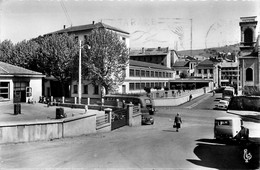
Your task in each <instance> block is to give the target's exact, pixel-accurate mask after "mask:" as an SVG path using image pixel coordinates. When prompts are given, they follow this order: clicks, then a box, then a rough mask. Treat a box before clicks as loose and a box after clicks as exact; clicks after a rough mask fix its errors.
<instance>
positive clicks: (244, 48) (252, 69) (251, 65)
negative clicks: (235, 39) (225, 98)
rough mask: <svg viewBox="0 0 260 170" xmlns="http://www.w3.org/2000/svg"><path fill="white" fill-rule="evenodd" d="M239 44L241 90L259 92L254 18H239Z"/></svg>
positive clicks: (258, 56) (258, 66)
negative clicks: (255, 89) (256, 90)
mask: <svg viewBox="0 0 260 170" xmlns="http://www.w3.org/2000/svg"><path fill="white" fill-rule="evenodd" d="M239 25H240V28H241V43H240V52H239V70H240V81H241V88H242V89H244V88H257V89H258V90H260V55H259V48H260V45H259V43H260V42H259V34H258V37H257V36H256V35H257V32H256V27H257V21H256V16H252V17H241V18H240V22H239Z"/></svg>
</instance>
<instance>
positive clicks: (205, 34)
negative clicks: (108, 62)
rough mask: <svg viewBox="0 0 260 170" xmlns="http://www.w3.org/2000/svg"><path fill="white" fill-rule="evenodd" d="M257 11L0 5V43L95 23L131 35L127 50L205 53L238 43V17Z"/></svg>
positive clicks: (139, 4)
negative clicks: (166, 48) (109, 26)
mask: <svg viewBox="0 0 260 170" xmlns="http://www.w3.org/2000/svg"><path fill="white" fill-rule="evenodd" d="M259 10H260V1H258V0H0V41H3V40H6V39H8V40H11V41H12V42H13V43H17V42H21V41H23V40H29V39H31V38H35V37H38V36H40V35H44V34H47V33H50V32H54V31H57V30H60V29H62V28H63V26H64V25H66V27H69V26H78V25H85V24H91V23H92V21H95V22H96V23H97V22H103V23H105V24H108V25H111V26H114V27H117V28H120V29H122V30H124V31H127V32H129V33H130V47H131V48H142V47H146V48H153V47H170V48H171V49H175V50H190V49H203V48H209V47H219V46H224V45H230V44H235V43H239V42H240V39H241V37H240V27H239V21H240V17H245V16H258V18H257V20H258V22H259V19H260V15H259V14H260V11H259ZM258 25H260V23H258ZM258 28H259V27H258ZM258 28H257V32H258V33H259V29H258Z"/></svg>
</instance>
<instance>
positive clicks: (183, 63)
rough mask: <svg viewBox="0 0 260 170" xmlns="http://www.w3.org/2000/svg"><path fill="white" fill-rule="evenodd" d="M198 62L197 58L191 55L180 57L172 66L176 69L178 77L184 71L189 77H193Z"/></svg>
mask: <svg viewBox="0 0 260 170" xmlns="http://www.w3.org/2000/svg"><path fill="white" fill-rule="evenodd" d="M197 62H198V61H197V60H196V59H195V58H193V57H190V56H186V57H185V58H183V59H178V60H177V61H176V62H175V63H174V64H173V66H172V69H173V70H174V71H176V79H178V78H180V75H181V74H182V73H184V74H187V77H193V76H194V71H195V67H196V65H197V64H198V63H197Z"/></svg>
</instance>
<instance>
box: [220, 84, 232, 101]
mask: <svg viewBox="0 0 260 170" xmlns="http://www.w3.org/2000/svg"><path fill="white" fill-rule="evenodd" d="M234 94H235V89H234V87H230V86H227V87H225V89H224V90H223V92H222V99H223V100H230V99H231V98H232V97H233V96H234Z"/></svg>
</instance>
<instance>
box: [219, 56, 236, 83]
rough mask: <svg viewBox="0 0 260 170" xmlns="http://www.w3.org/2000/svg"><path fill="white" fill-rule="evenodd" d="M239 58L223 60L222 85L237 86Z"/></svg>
mask: <svg viewBox="0 0 260 170" xmlns="http://www.w3.org/2000/svg"><path fill="white" fill-rule="evenodd" d="M238 65H239V63H238V60H222V62H221V86H236V85H237V84H238V83H239V71H238Z"/></svg>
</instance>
